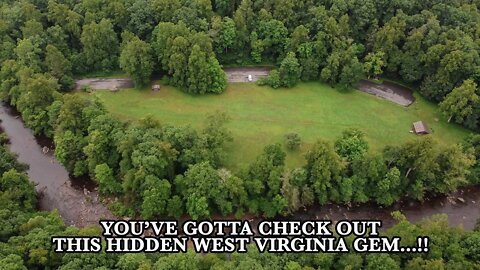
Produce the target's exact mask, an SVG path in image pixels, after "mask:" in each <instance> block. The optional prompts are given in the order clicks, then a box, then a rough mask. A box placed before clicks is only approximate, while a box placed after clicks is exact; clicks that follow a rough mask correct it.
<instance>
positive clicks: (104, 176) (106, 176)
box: [95, 163, 122, 195]
mask: <svg viewBox="0 0 480 270" xmlns="http://www.w3.org/2000/svg"><path fill="white" fill-rule="evenodd" d="M95 180H96V181H97V182H98V186H99V190H100V193H101V194H103V195H109V194H118V193H120V192H122V185H121V184H120V183H118V182H117V180H116V179H115V177H114V175H113V172H112V170H111V169H110V167H108V165H107V164H105V163H104V164H100V165H97V166H96V167H95Z"/></svg>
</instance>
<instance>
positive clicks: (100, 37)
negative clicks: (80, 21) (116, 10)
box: [80, 19, 118, 70]
mask: <svg viewBox="0 0 480 270" xmlns="http://www.w3.org/2000/svg"><path fill="white" fill-rule="evenodd" d="M80 40H81V42H82V46H83V54H84V57H85V60H86V63H87V65H88V66H89V67H90V68H91V69H93V70H110V69H113V68H115V65H116V63H117V58H118V55H117V53H118V39H117V34H116V33H115V31H114V30H113V25H112V23H111V22H110V21H109V20H106V19H102V20H101V21H100V22H99V23H98V24H97V23H95V22H92V23H90V24H87V25H85V26H84V27H83V32H82V36H81V38H80Z"/></svg>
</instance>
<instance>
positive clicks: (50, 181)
mask: <svg viewBox="0 0 480 270" xmlns="http://www.w3.org/2000/svg"><path fill="white" fill-rule="evenodd" d="M0 119H1V120H2V121H1V124H0V125H1V127H2V129H3V131H4V132H5V133H6V134H7V135H8V138H9V139H10V150H11V151H12V152H14V153H16V154H17V155H18V160H19V161H20V162H23V163H26V164H28V165H29V166H30V168H29V169H28V171H27V173H28V176H29V177H30V179H31V180H32V181H34V182H35V184H36V189H37V192H38V193H39V194H40V196H39V208H40V210H45V211H51V210H54V209H58V212H59V213H60V215H61V217H62V218H63V220H64V221H65V223H66V224H67V225H75V226H78V227H84V226H87V225H91V224H98V220H99V219H101V218H113V215H112V214H111V213H110V211H109V210H108V209H107V208H106V207H105V206H104V205H103V204H102V203H101V202H100V201H99V199H98V194H97V192H96V191H95V190H94V189H93V188H92V185H91V184H87V185H85V184H83V182H86V183H88V181H84V180H82V179H72V178H71V177H69V175H68V172H67V170H66V169H65V168H64V167H63V166H62V165H61V164H60V163H59V162H58V161H57V160H56V158H55V157H54V155H53V151H49V152H48V153H46V154H44V152H43V151H42V148H43V147H44V146H47V147H50V148H51V145H50V144H51V142H50V141H49V140H42V139H37V138H35V137H34V136H33V133H32V131H31V130H30V129H28V128H26V127H25V126H24V125H23V122H22V120H21V118H20V117H19V114H18V112H16V111H15V110H14V109H13V108H11V107H9V106H6V105H5V104H3V103H2V104H1V106H0Z"/></svg>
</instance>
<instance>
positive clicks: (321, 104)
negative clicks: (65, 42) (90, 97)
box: [95, 83, 468, 169]
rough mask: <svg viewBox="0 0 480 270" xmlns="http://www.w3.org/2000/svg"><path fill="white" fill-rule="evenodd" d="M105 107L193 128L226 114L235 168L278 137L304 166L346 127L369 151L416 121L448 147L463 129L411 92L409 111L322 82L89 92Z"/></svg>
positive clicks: (398, 138)
mask: <svg viewBox="0 0 480 270" xmlns="http://www.w3.org/2000/svg"><path fill="white" fill-rule="evenodd" d="M95 95H97V96H98V97H99V98H100V99H101V100H103V101H104V103H105V105H106V107H107V109H108V110H109V111H111V112H113V113H114V114H115V115H117V116H118V117H120V118H123V119H138V118H141V117H144V116H146V115H148V114H151V115H153V116H155V117H157V118H158V119H159V120H160V121H161V122H163V123H171V124H175V125H186V124H190V125H192V126H193V127H196V128H200V127H201V126H202V123H203V122H204V119H205V116H206V115H207V114H210V113H213V112H215V111H216V110H221V111H226V112H227V113H228V114H229V116H230V117H231V121H230V122H229V124H228V128H229V130H230V131H231V132H232V134H233V137H234V142H233V143H232V144H231V145H230V146H229V148H228V158H227V167H229V168H231V169H238V168H240V167H242V166H244V165H246V164H248V163H249V162H250V161H251V160H252V159H254V158H255V157H256V156H257V155H258V154H259V153H260V152H261V150H262V149H263V147H264V146H265V145H267V144H271V143H275V142H282V143H283V142H284V135H285V134H286V133H289V132H296V133H298V134H299V135H300V136H301V138H302V146H301V149H300V150H298V151H295V152H288V155H287V164H288V165H289V166H299V165H302V164H304V157H303V156H304V153H305V152H306V150H307V149H309V147H310V146H311V145H312V144H313V143H314V142H315V141H316V140H317V139H318V138H323V139H328V140H331V141H334V140H335V139H336V138H338V137H339V136H340V134H341V132H342V131H343V130H345V129H347V128H351V127H355V128H358V129H360V130H362V131H363V132H365V133H366V136H367V139H368V141H369V144H370V151H380V150H382V148H383V147H384V146H385V145H389V144H391V145H395V144H400V143H402V142H406V141H408V140H412V139H414V138H415V137H416V135H413V134H411V133H410V132H409V131H410V129H411V125H412V123H413V122H414V121H418V120H423V121H426V123H427V124H428V125H429V127H430V128H431V129H432V131H433V134H432V135H430V136H433V137H434V138H435V139H437V140H438V141H440V142H442V143H446V144H452V143H456V142H459V141H460V140H462V139H463V138H464V137H465V136H466V135H467V134H468V131H467V130H465V129H463V128H461V127H459V126H457V125H454V124H448V123H446V121H445V119H444V118H443V117H441V115H440V113H439V112H438V109H437V106H436V105H435V104H433V103H430V102H427V101H426V100H425V99H423V98H421V97H420V96H419V95H418V94H415V96H416V98H417V100H416V101H415V103H413V104H412V105H411V106H410V107H407V108H405V107H402V106H400V105H396V104H394V103H392V102H389V101H386V100H383V99H380V98H377V97H375V96H372V95H369V94H366V93H363V92H360V91H349V92H346V93H343V92H339V91H338V90H335V89H333V88H331V87H329V86H326V85H324V84H321V83H302V84H299V85H298V86H297V87H295V88H293V89H278V90H274V89H271V88H267V87H260V86H257V85H255V84H248V83H234V84H230V85H229V86H228V89H227V91H226V92H225V93H223V94H221V95H206V96H191V95H188V94H185V93H183V92H181V91H180V90H178V89H175V88H173V87H169V86H162V89H161V91H160V92H152V91H150V90H147V89H145V90H134V89H129V90H122V91H120V92H118V93H111V92H107V91H101V92H96V93H95Z"/></svg>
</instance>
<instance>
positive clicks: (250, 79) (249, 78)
mask: <svg viewBox="0 0 480 270" xmlns="http://www.w3.org/2000/svg"><path fill="white" fill-rule="evenodd" d="M248 81H249V82H251V81H253V76H252V75H251V74H250V75H248Z"/></svg>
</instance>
